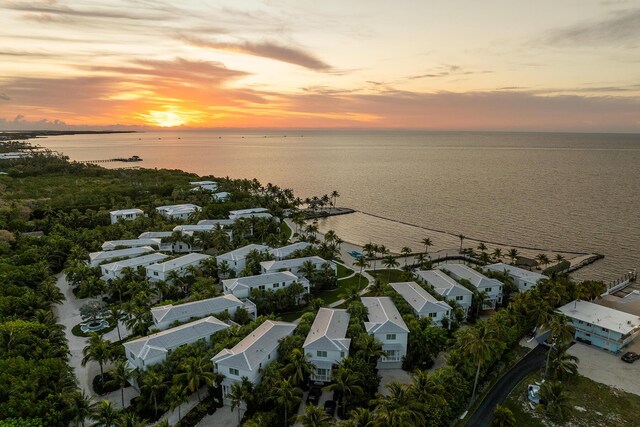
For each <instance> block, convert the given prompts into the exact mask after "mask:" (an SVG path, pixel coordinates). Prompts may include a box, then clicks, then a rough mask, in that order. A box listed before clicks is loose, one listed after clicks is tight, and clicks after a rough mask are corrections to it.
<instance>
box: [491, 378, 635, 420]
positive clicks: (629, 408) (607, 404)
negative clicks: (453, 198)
mask: <svg viewBox="0 0 640 427" xmlns="http://www.w3.org/2000/svg"><path fill="white" fill-rule="evenodd" d="M540 378H541V374H540V373H536V374H532V375H530V376H528V377H526V378H525V379H524V380H523V381H521V382H520V383H519V384H518V385H517V386H516V388H515V389H513V391H512V392H511V394H510V395H509V397H508V398H507V400H506V401H505V403H504V405H505V406H506V407H508V408H509V409H510V410H511V411H512V412H513V415H514V416H515V418H516V425H518V426H522V427H543V426H548V425H555V424H553V423H552V422H551V421H550V420H549V419H548V418H546V417H545V416H544V415H543V414H541V413H538V412H535V411H534V410H532V409H531V408H530V407H529V404H528V399H527V396H526V390H527V385H528V384H531V383H533V382H534V381H536V380H540ZM565 390H566V391H567V392H568V393H569V396H570V398H571V405H572V406H573V407H574V411H573V414H572V417H571V419H569V420H567V422H566V423H565V424H569V423H570V424H571V425H572V426H584V427H592V426H593V427H596V426H605V425H606V426H639V425H640V396H637V395H635V394H631V393H627V392H624V391H621V390H617V389H615V388H612V387H609V386H607V385H604V384H600V383H597V382H595V381H592V380H590V379H589V378H586V377H583V376H578V377H576V378H575V379H574V380H572V381H570V382H567V384H566V389H565ZM575 407H579V408H582V409H584V410H578V409H575Z"/></svg>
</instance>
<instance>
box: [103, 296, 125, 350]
mask: <svg viewBox="0 0 640 427" xmlns="http://www.w3.org/2000/svg"><path fill="white" fill-rule="evenodd" d="M124 315H125V313H124V311H123V310H122V307H121V306H119V305H117V304H114V305H112V306H110V307H109V308H108V309H107V321H108V322H109V323H115V325H116V329H117V331H118V341H122V335H120V321H121V320H122V319H124Z"/></svg>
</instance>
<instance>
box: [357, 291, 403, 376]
mask: <svg viewBox="0 0 640 427" xmlns="http://www.w3.org/2000/svg"><path fill="white" fill-rule="evenodd" d="M360 300H361V301H362V304H364V306H365V307H366V308H367V311H368V314H367V320H368V322H365V323H364V327H365V329H366V330H367V333H368V334H369V335H371V336H372V337H374V338H375V339H377V340H378V341H380V342H381V343H382V350H383V351H384V352H385V355H384V356H382V357H381V358H380V360H379V361H378V366H377V367H378V369H395V368H401V367H402V359H403V358H404V357H405V356H406V355H407V339H408V336H409V328H408V327H407V325H406V324H405V323H404V320H403V319H402V316H401V315H400V312H399V311H398V309H397V308H396V306H395V305H394V304H393V301H392V300H391V298H389V297H362V298H360Z"/></svg>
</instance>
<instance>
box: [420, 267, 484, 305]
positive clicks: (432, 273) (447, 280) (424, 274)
mask: <svg viewBox="0 0 640 427" xmlns="http://www.w3.org/2000/svg"><path fill="white" fill-rule="evenodd" d="M416 275H417V276H418V277H420V278H421V279H422V280H424V281H425V282H427V283H428V284H429V285H430V286H432V287H433V290H434V291H436V292H437V293H438V294H440V295H442V296H443V297H445V298H447V297H448V296H449V295H451V294H452V293H456V294H458V295H460V294H464V295H469V296H471V295H473V292H471V291H470V290H469V289H467V288H465V287H464V286H462V285H461V284H460V283H458V282H456V281H455V280H453V279H452V278H451V277H449V276H447V275H446V274H444V273H443V272H442V271H440V270H418V271H416Z"/></svg>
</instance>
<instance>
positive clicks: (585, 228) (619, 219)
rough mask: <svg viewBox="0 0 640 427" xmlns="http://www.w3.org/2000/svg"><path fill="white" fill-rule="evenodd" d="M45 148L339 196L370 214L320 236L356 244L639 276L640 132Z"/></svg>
mask: <svg viewBox="0 0 640 427" xmlns="http://www.w3.org/2000/svg"><path fill="white" fill-rule="evenodd" d="M37 142H38V143H39V144H40V145H42V146H44V147H47V148H50V149H53V150H56V151H60V152H62V153H64V154H66V155H68V156H69V157H70V158H71V159H72V160H97V159H107V158H113V157H128V156H131V155H138V156H140V157H142V158H143V159H144V161H143V162H141V163H138V164H136V165H139V166H141V167H148V168H156V167H157V168H176V169H183V170H187V171H191V172H195V173H198V174H201V175H208V174H212V175H214V176H229V177H232V178H254V177H255V178H257V179H258V180H260V182H262V183H263V184H266V183H267V182H271V183H273V184H277V185H279V186H280V187H290V188H293V189H294V191H295V192H296V195H298V196H300V197H302V198H304V197H307V196H312V195H322V194H329V193H331V192H332V191H333V190H336V191H338V192H339V193H340V197H339V198H338V203H337V204H338V206H345V207H350V208H353V209H357V210H358V211H361V212H358V213H355V214H351V215H344V216H339V217H332V218H329V219H326V220H322V221H321V222H320V227H321V230H326V229H329V228H331V229H334V230H336V232H337V233H338V235H339V236H340V237H341V238H342V239H343V240H345V241H351V242H354V243H359V244H362V243H366V242H368V241H373V242H375V243H381V244H385V245H386V246H387V247H389V248H390V249H391V250H395V251H399V249H400V248H401V247H402V246H409V247H411V248H412V249H414V250H418V249H420V248H421V247H422V246H421V244H420V243H419V242H420V240H421V239H422V238H423V237H430V238H432V240H433V241H434V243H435V245H434V247H433V248H431V250H438V249H446V248H455V247H458V246H459V240H458V239H457V238H456V237H455V235H457V234H463V235H465V236H467V238H468V239H467V240H466V241H465V246H475V245H476V244H477V242H474V241H472V240H471V239H477V240H478V241H492V242H499V243H501V244H502V245H501V247H504V248H505V249H506V248H509V247H511V246H512V245H518V246H527V247H535V248H541V249H548V250H549V251H550V252H557V251H567V252H571V251H574V252H597V253H602V254H604V255H605V259H604V260H602V261H598V262H596V263H595V264H593V265H592V266H589V267H587V268H585V269H583V270H581V271H580V272H579V273H578V274H577V276H578V277H579V278H596V279H602V280H613V279H615V278H617V277H618V276H620V275H622V274H623V273H625V272H626V271H628V270H629V269H631V268H636V267H638V266H640V213H639V212H638V208H639V207H640V176H639V174H638V169H639V166H640V135H628V134H567V133H557V134H555V133H489V132H478V133H476V132H418V131H415V132H414V131H346V130H340V131H310V130H304V131H276V132H274V131H238V130H235V131H180V132H169V131H167V132H148V133H136V134H111V135H74V136H59V137H51V138H46V139H40V140H38V141H37ZM129 165H130V164H122V163H108V164H105V166H106V167H122V166H129ZM363 212H364V213H363ZM369 214H372V215H376V216H372V215H369ZM377 216H380V217H383V218H388V219H382V218H379V217H377ZM396 221H400V222H401V223H399V222H396ZM408 224H413V225H416V226H418V227H426V228H429V229H435V230H442V231H447V232H451V233H453V234H454V236H449V235H446V234H442V233H437V232H433V231H429V230H426V229H424V228H418V227H414V226H411V225H408ZM532 253H533V252H532Z"/></svg>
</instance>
